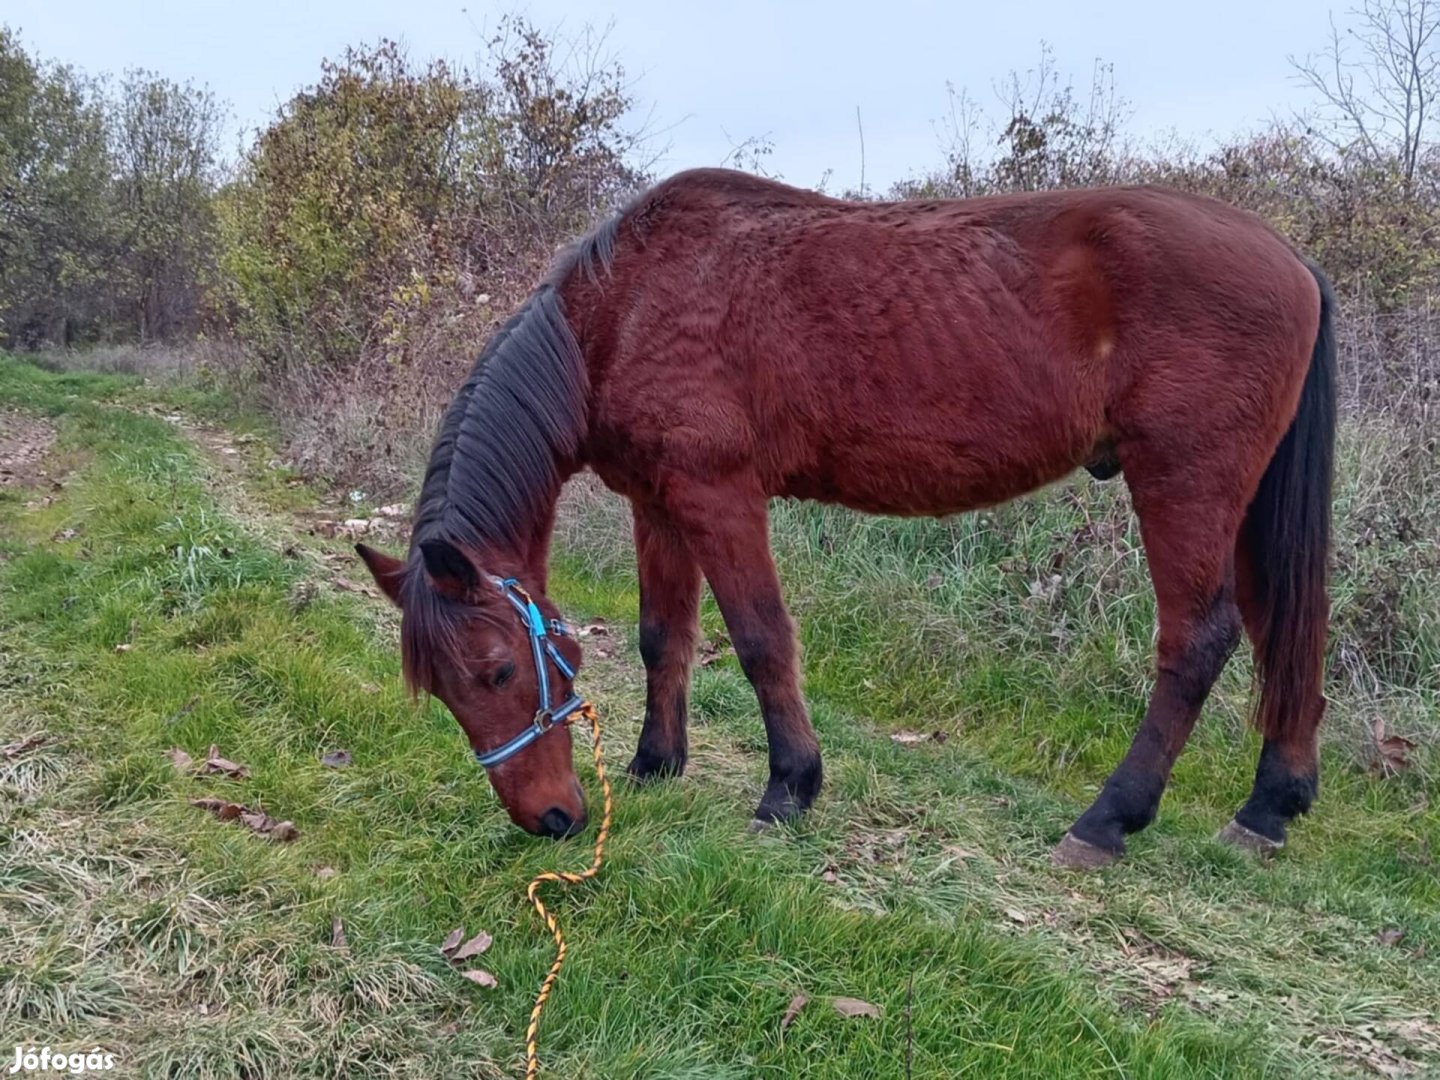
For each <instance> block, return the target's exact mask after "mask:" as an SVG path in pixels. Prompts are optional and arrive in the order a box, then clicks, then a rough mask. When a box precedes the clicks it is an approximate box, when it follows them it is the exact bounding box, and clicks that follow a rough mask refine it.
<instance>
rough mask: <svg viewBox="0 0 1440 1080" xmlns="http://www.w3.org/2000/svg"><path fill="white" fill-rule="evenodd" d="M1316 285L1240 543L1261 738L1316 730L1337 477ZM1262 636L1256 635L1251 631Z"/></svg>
mask: <svg viewBox="0 0 1440 1080" xmlns="http://www.w3.org/2000/svg"><path fill="white" fill-rule="evenodd" d="M1310 272H1311V273H1313V274H1314V275H1315V280H1316V282H1317V283H1319V286H1320V328H1319V332H1318V333H1317V334H1316V336H1315V351H1314V353H1313V354H1312V355H1311V358H1310V370H1309V372H1308V373H1307V374H1306V376H1305V386H1304V388H1303V389H1302V390H1301V391H1300V407H1299V408H1298V409H1297V410H1296V413H1295V419H1294V420H1293V421H1292V422H1291V424H1290V429H1289V430H1288V431H1286V432H1285V437H1284V438H1283V439H1281V440H1280V445H1279V446H1277V447H1276V448H1275V455H1274V457H1272V458H1271V459H1270V465H1269V467H1268V468H1266V470H1265V475H1264V476H1263V477H1261V479H1260V487H1259V489H1258V490H1257V491H1256V492H1255V498H1254V500H1253V501H1252V502H1251V503H1250V508H1249V510H1248V511H1247V512H1246V515H1245V523H1244V526H1243V529H1242V532H1241V541H1240V542H1241V543H1242V544H1243V545H1245V546H1246V552H1247V554H1248V556H1249V559H1248V562H1249V564H1250V573H1251V581H1250V590H1251V595H1252V598H1253V601H1254V607H1255V609H1256V610H1257V611H1258V612H1259V613H1260V619H1259V620H1258V621H1259V626H1258V627H1252V628H1251V632H1252V636H1253V637H1254V644H1255V668H1256V674H1257V676H1258V678H1259V682H1260V701H1259V706H1258V710H1257V716H1256V720H1257V722H1258V724H1259V727H1260V730H1261V731H1262V732H1264V734H1265V737H1266V738H1267V739H1279V738H1281V737H1283V736H1285V735H1287V734H1292V735H1293V734H1298V733H1299V732H1298V731H1297V728H1298V727H1299V726H1302V725H1312V726H1313V725H1315V724H1318V723H1319V722H1320V714H1321V712H1322V711H1323V708H1324V698H1323V696H1322V692H1321V681H1322V677H1323V669H1324V662H1325V640H1326V633H1327V630H1328V626H1329V620H1330V600H1329V597H1328V595H1327V592H1326V582H1327V570H1326V566H1327V562H1328V559H1329V554H1330V500H1331V491H1332V488H1333V481H1334V471H1335V327H1334V309H1335V294H1334V292H1333V291H1331V288H1330V283H1329V282H1328V281H1327V280H1326V279H1325V275H1324V274H1322V273H1321V272H1320V271H1319V270H1318V269H1316V268H1315V267H1313V266H1312V267H1310ZM1257 631H1258V632H1257Z"/></svg>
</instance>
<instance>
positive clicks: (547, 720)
mask: <svg viewBox="0 0 1440 1080" xmlns="http://www.w3.org/2000/svg"><path fill="white" fill-rule="evenodd" d="M490 580H491V581H493V582H494V583H495V587H496V588H498V589H499V590H500V592H501V594H502V595H503V596H504V597H505V599H507V600H509V601H510V606H511V607H513V608H514V609H515V613H516V614H517V615H519V616H520V621H521V622H522V623H523V624H524V626H525V632H526V633H527V634H529V635H530V654H531V656H532V657H534V659H535V677H536V679H537V680H538V681H539V684H540V709H539V711H537V712H536V713H535V719H533V720H531V721H530V726H529V727H527V728H526V729H525V730H524V731H522V732H520V734H519V735H516V736H515V737H514V738H513V739H511V740H510V741H509V742H507V743H505V744H504V745H502V746H497V747H496V748H495V749H494V750H489V751H486V752H485V753H481V752H480V751H479V750H476V751H475V760H476V761H478V762H479V763H480V764H481V765H482V766H484V767H485V768H487V769H492V768H494V767H495V766H496V765H499V764H500V763H501V762H503V761H508V760H510V759H511V758H512V757H514V756H515V755H516V754H518V753H519V752H520V751H521V750H524V749H525V747H527V746H529V745H530V744H531V743H532V742H534V741H535V740H536V739H538V738H540V736H541V735H544V734H545V733H546V732H547V731H550V730H551V729H552V728H557V727H564V726H565V725H566V724H568V723H569V722H570V721H571V720H572V719H573V718H574V716H575V713H576V712H578V711H579V709H580V707H581V706H582V705H584V704H585V699H584V698H582V697H580V695H579V694H574V693H572V694H571V695H570V697H569V699H568V700H567V701H564V702H562V703H561V704H560V705H557V706H555V707H553V708H552V707H551V705H550V673H549V666H548V665H547V663H546V660H547V658H548V659H549V661H550V663H553V664H554V665H555V669H556V670H557V671H559V672H560V674H561V675H563V676H564V677H565V678H567V679H573V678H575V671H574V669H572V668H571V667H570V665H569V664H567V663H566V662H565V658H564V657H563V656H561V655H560V650H559V649H557V648H555V644H554V642H552V641H551V640H550V638H551V636H552V635H553V636H555V637H565V636H566V634H567V630H566V628H565V624H564V623H563V622H561V621H560V620H559V619H551V620H549V621H548V622H547V621H546V619H545V616H544V615H542V614H541V613H540V609H539V608H538V607H537V606H536V605H535V601H534V600H532V599H530V594H529V593H527V592H526V591H525V590H524V589H523V588H521V586H520V583H519V582H518V581H516V580H515V579H514V578H491V579H490Z"/></svg>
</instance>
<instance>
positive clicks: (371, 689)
mask: <svg viewBox="0 0 1440 1080" xmlns="http://www.w3.org/2000/svg"><path fill="white" fill-rule="evenodd" d="M360 689H361V690H364V691H365V693H367V694H378V693H379V692H380V687H379V685H377V684H376V683H373V682H362V683H361V684H360Z"/></svg>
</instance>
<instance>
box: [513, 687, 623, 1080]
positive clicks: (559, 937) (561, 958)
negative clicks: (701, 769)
mask: <svg viewBox="0 0 1440 1080" xmlns="http://www.w3.org/2000/svg"><path fill="white" fill-rule="evenodd" d="M577 715H579V716H583V717H584V718H585V719H586V720H588V721H590V733H591V739H592V741H593V743H594V747H595V775H597V776H598V777H599V778H600V788H601V790H602V791H603V792H604V793H605V814H604V816H603V817H602V818H601V819H600V832H599V833H598V834H597V835H596V837H595V858H594V859H593V860H592V861H591V863H590V866H589V868H588V869H586V870H582V871H580V872H579V873H578V874H575V873H569V872H567V871H560V870H547V871H546V872H545V873H543V874H539V875H537V876H536V877H535V878H534V880H532V881H531V882H530V886H529V888H527V889H526V890H525V896H526V898H527V899H528V900H529V901H530V904H531V906H533V907H534V908H535V913H536V914H537V915H539V916H540V919H541V921H542V922H544V924H545V926H546V929H548V930H549V931H550V933H551V934H552V935H553V936H554V938H555V962H554V963H553V964H551V965H550V970H549V971H548V972H547V973H546V975H545V980H544V981H543V982H542V983H541V984H540V993H539V994H537V995H536V997H535V1007H534V1008H533V1009H531V1010H530V1026H529V1027H528V1028H526V1029H525V1080H535V1077H536V1076H537V1075H538V1074H539V1071H540V1054H539V1051H538V1049H537V1048H536V1043H537V1040H538V1036H539V1032H540V1014H541V1013H542V1012H544V1011H545V1002H546V1001H547V1000H548V999H549V997H550V991H551V989H553V988H554V986H555V980H556V978H557V977H558V976H559V975H560V969H561V968H562V967H563V966H564V965H565V952H566V945H565V935H564V934H562V933H561V932H560V923H559V922H558V921H557V920H556V918H555V916H554V915H552V914H551V913H550V912H549V911H547V910H546V908H545V902H544V901H543V900H541V899H540V886H541V885H543V884H544V883H545V882H547V881H558V882H560V883H561V884H562V885H577V884H579V883H580V882H582V881H585V880H587V879H589V878H592V877H594V876H595V875H596V874H598V873H599V872H600V864H601V862H602V861H604V858H605V841H606V840H607V839H609V836H610V810H611V803H610V781H609V780H607V779H605V762H604V761H603V760H602V759H601V756H600V714H599V713H597V712H596V711H595V706H593V705H591V704H590V703H589V702H588V701H587V702H585V704H583V705H581V706H580V709H579V711H578V714H577Z"/></svg>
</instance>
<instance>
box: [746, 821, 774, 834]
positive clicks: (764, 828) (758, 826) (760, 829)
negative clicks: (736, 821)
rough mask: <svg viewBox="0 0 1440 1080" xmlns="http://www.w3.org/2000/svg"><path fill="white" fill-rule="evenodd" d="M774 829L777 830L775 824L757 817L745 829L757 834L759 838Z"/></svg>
mask: <svg viewBox="0 0 1440 1080" xmlns="http://www.w3.org/2000/svg"><path fill="white" fill-rule="evenodd" d="M773 828H775V822H773V821H761V820H760V819H759V818H758V817H757V818H751V819H750V824H749V825H747V826H746V827H745V831H746V832H752V833H755V834H756V835H757V836H759V835H763V834H764V833H767V832H769V831H770V830H771V829H773Z"/></svg>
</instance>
